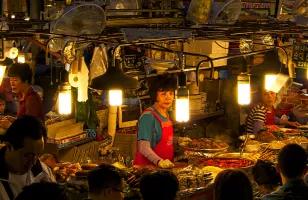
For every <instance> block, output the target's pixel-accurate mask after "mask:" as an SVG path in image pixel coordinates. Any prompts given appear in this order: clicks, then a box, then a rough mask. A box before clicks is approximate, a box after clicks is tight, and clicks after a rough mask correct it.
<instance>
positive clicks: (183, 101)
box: [175, 96, 189, 122]
mask: <svg viewBox="0 0 308 200" xmlns="http://www.w3.org/2000/svg"><path fill="white" fill-rule="evenodd" d="M175 119H176V121H178V122H187V121H188V120H189V97H188V96H187V97H186V98H185V97H180V98H176V100H175Z"/></svg>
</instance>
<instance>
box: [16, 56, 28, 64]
mask: <svg viewBox="0 0 308 200" xmlns="http://www.w3.org/2000/svg"><path fill="white" fill-rule="evenodd" d="M17 62H18V63H26V57H25V54H19V55H18V57H17Z"/></svg>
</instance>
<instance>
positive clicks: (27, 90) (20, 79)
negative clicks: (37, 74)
mask: <svg viewBox="0 0 308 200" xmlns="http://www.w3.org/2000/svg"><path fill="white" fill-rule="evenodd" d="M8 76H9V77H10V83H11V87H12V90H13V92H14V93H16V94H17V95H18V97H19V106H18V111H17V117H20V116H23V115H31V116H34V117H37V118H38V119H40V120H42V121H44V114H43V105H42V100H41V98H40V96H39V95H38V94H37V93H36V92H35V91H34V90H33V88H32V86H31V80H32V70H31V68H30V66H29V65H28V64H24V63H15V64H13V65H12V66H11V67H10V68H9V70H8Z"/></svg>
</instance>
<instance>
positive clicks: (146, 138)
mask: <svg viewBox="0 0 308 200" xmlns="http://www.w3.org/2000/svg"><path fill="white" fill-rule="evenodd" d="M153 83H154V84H151V85H150V96H151V98H152V100H153V101H154V104H153V105H152V106H151V107H149V108H147V109H146V110H145V111H144V112H143V113H142V115H141V117H140V119H139V122H138V135H137V136H138V141H137V152H136V155H135V159H134V164H135V165H141V166H144V165H157V166H159V167H161V168H170V167H173V163H172V161H173V153H174V152H173V125H172V121H171V119H170V118H169V115H168V110H169V109H170V107H171V106H172V103H173V100H174V91H175V89H176V80H175V79H174V78H169V77H165V76H159V77H157V79H156V81H153Z"/></svg>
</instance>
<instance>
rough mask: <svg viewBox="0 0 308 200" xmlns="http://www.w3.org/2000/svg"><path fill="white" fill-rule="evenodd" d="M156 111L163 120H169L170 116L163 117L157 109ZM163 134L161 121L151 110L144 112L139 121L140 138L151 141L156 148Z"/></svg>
mask: <svg viewBox="0 0 308 200" xmlns="http://www.w3.org/2000/svg"><path fill="white" fill-rule="evenodd" d="M154 112H155V111H154ZM156 113H157V114H158V116H159V117H160V119H161V120H162V121H164V122H166V121H168V118H166V117H163V116H162V115H161V114H160V113H159V112H157V111H156ZM161 136H162V129H161V125H160V123H159V121H158V120H157V119H156V118H155V117H154V115H153V114H152V113H151V111H146V112H144V113H143V114H142V115H141V116H140V118H139V121H138V140H147V141H149V142H150V144H151V147H152V148H154V147H155V146H156V145H157V144H158V143H159V141H160V139H161Z"/></svg>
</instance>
